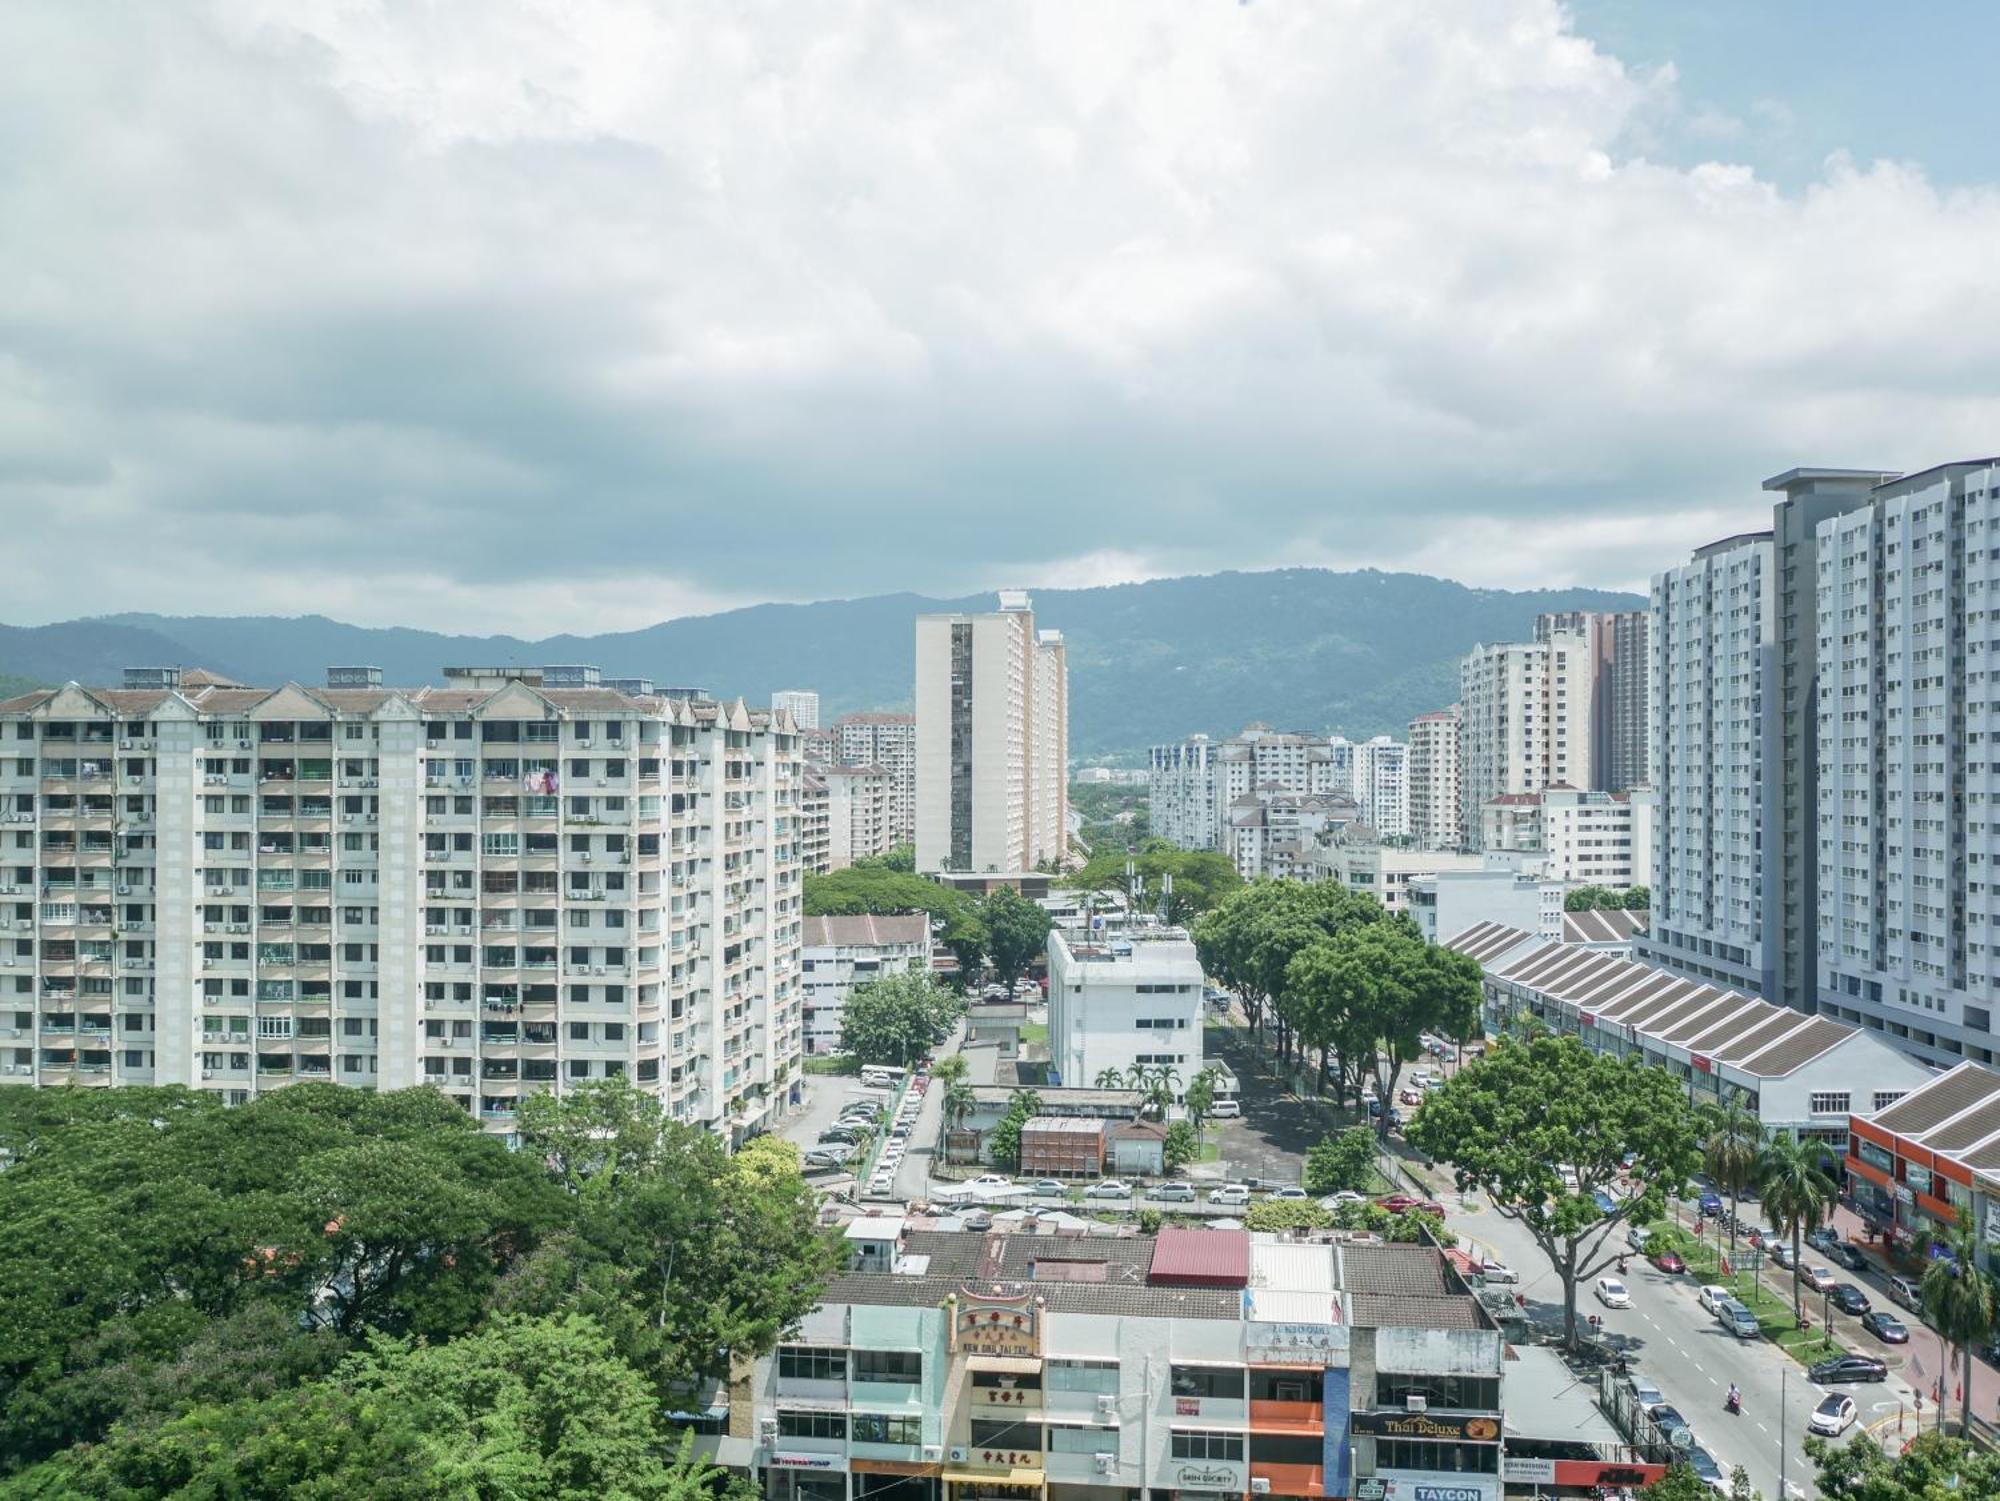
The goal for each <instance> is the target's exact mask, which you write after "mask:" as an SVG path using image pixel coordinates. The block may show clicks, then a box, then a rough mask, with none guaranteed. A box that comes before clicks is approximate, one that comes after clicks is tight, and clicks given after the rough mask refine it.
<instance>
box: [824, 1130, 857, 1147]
mask: <svg viewBox="0 0 2000 1501" xmlns="http://www.w3.org/2000/svg"><path fill="white" fill-rule="evenodd" d="M819 1139H820V1140H821V1141H822V1142H831V1143H838V1144H839V1145H840V1146H843V1147H851V1146H853V1145H854V1144H855V1143H856V1142H857V1141H859V1140H860V1139H861V1133H860V1132H859V1131H856V1130H854V1129H853V1128H852V1127H851V1126H828V1127H827V1128H826V1129H825V1130H824V1131H822V1132H820V1133H819Z"/></svg>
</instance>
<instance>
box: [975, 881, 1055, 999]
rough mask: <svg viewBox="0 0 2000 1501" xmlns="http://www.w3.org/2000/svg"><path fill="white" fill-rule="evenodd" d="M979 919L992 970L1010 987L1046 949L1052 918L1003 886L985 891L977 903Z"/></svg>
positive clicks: (1010, 988) (1052, 923) (1034, 904)
mask: <svg viewBox="0 0 2000 1501" xmlns="http://www.w3.org/2000/svg"><path fill="white" fill-rule="evenodd" d="M979 919H980V921H981V922H982V923H983V924H984V925H985V928H986V948H987V952H988V954H989V955H990V956H991V957H992V960H993V971H994V973H995V975H996V976H998V978H999V981H1000V983H1001V984H1002V985H1005V986H1006V987H1007V988H1008V989H1009V990H1012V989H1013V987H1014V982H1015V981H1016V980H1017V979H1019V978H1020V977H1021V976H1022V975H1023V974H1025V973H1026V972H1027V971H1028V969H1029V968H1030V967H1031V966H1032V965H1033V964H1034V962H1035V960H1037V959H1038V958H1040V957H1041V956H1042V955H1043V954H1044V953H1046V952H1047V950H1048V946H1049V929H1050V928H1051V927H1053V926H1054V925H1055V924H1054V921H1053V919H1051V918H1050V916H1049V914H1048V912H1047V911H1046V910H1044V909H1043V908H1042V907H1040V906H1038V905H1037V904H1036V903H1034V902H1031V901H1029V900H1028V899H1027V898H1026V897H1024V896H1022V895H1021V894H1020V893H1019V892H1018V891H1015V890H1013V889H1012V888H1010V887H1006V886H1000V887H996V888H995V889H994V890H992V891H990V892H988V893H987V895H986V899H985V900H984V901H983V902H981V903H980V904H979Z"/></svg>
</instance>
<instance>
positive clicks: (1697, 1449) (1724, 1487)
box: [1681, 1444, 1729, 1496]
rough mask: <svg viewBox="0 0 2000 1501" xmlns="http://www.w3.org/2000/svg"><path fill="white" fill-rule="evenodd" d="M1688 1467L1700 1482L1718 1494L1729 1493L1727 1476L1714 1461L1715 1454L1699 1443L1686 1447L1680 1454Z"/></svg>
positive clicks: (1724, 1494)
mask: <svg viewBox="0 0 2000 1501" xmlns="http://www.w3.org/2000/svg"><path fill="white" fill-rule="evenodd" d="M1681 1457H1682V1458H1683V1459H1685V1460H1686V1461H1687V1464H1688V1468H1689V1469H1691V1470H1693V1471H1694V1473H1695V1477H1696V1478H1697V1479H1699V1480H1700V1481H1701V1483H1702V1484H1703V1485H1705V1486H1707V1487H1708V1488H1709V1489H1710V1490H1712V1491H1714V1492H1715V1493H1716V1494H1717V1495H1718V1496H1726V1495H1728V1494H1729V1477H1728V1476H1726V1475H1724V1474H1723V1473H1722V1466H1721V1465H1719V1464H1717V1463H1716V1462H1715V1456H1714V1455H1713V1454H1711V1453H1709V1452H1708V1450H1706V1449H1704V1448H1702V1446H1701V1445H1700V1444H1696V1445H1694V1446H1693V1447H1692V1448H1690V1449H1688V1450H1687V1451H1686V1452H1685V1453H1684V1454H1683V1455H1682V1456H1681Z"/></svg>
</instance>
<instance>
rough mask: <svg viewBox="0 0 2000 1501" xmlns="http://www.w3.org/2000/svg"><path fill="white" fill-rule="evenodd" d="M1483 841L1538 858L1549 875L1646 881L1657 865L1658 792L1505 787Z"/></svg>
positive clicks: (1488, 816) (1618, 883)
mask: <svg viewBox="0 0 2000 1501" xmlns="http://www.w3.org/2000/svg"><path fill="white" fill-rule="evenodd" d="M1483 844H1484V849H1485V853H1487V854H1488V855H1519V856H1528V857H1533V858H1532V860H1531V861H1530V862H1529V863H1532V865H1533V866H1534V867H1535V869H1537V870H1538V871H1539V872H1540V873H1541V875H1542V876H1544V877H1545V878H1548V879H1551V880H1556V881H1562V882H1565V883H1567V884H1569V885H1572V886H1608V887H1611V888H1613V889H1614V890H1621V891H1622V890H1624V889H1625V888H1627V887H1629V886H1643V885H1644V884H1646V882H1647V881H1648V880H1650V879H1651V872H1652V863H1653V854H1652V851H1653V795H1652V793H1651V792H1650V791H1647V790H1644V789H1641V790H1639V791H1635V792H1627V793H1617V792H1579V791H1577V790H1576V789H1575V788H1574V787H1548V788H1544V789H1543V790H1542V791H1540V792H1508V793H1502V794H1501V795H1500V796H1499V797H1496V798H1494V799H1493V800H1492V801H1491V802H1489V803H1487V805H1486V812H1485V833H1484V839H1483Z"/></svg>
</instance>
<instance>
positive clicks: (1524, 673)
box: [1458, 630, 1597, 849]
mask: <svg viewBox="0 0 2000 1501" xmlns="http://www.w3.org/2000/svg"><path fill="white" fill-rule="evenodd" d="M1596 675H1597V666H1596V659H1595V656H1594V648H1593V646H1592V644H1591V641H1590V638H1589V637H1587V636H1583V635H1578V634H1575V633H1572V632H1569V631H1560V630H1551V631H1550V632H1549V633H1548V634H1547V636H1546V637H1545V638H1544V639H1542V640H1539V641H1515V642H1499V643H1495V644H1490V645H1488V644H1482V645H1479V646H1476V647H1474V648H1473V649H1472V652H1471V654H1470V655H1468V656H1467V657H1466V659H1465V661H1464V662H1463V663H1462V664H1460V667H1459V675H1458V688H1459V694H1458V697H1459V737H1458V745H1459V751H1458V764H1459V810H1460V818H1461V821H1462V825H1463V828H1464V830H1465V838H1466V843H1467V844H1468V845H1469V846H1471V847H1472V848H1475V849H1477V848H1478V847H1479V843H1480V841H1481V839H1482V837H1483V833H1484V824H1483V817H1484V810H1485V807H1486V804H1487V803H1489V802H1491V801H1492V800H1493V799H1494V798H1496V797H1499V796H1500V795H1502V794H1503V793H1510V792H1540V791H1541V790H1542V789H1543V788H1545V787H1553V786H1556V785H1558V784H1561V785H1564V786H1569V787H1576V788H1589V787H1590V786H1591V785H1592V782H1591V738H1592V712H1593V704H1594V700H1595V689H1596Z"/></svg>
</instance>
